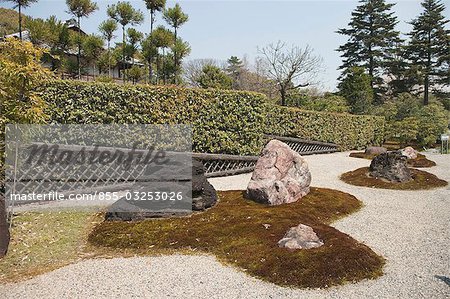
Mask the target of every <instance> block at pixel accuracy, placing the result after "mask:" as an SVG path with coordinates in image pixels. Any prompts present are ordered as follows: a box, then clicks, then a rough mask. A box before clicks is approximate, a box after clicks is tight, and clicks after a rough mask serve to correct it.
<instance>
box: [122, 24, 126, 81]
mask: <svg viewBox="0 0 450 299" xmlns="http://www.w3.org/2000/svg"><path fill="white" fill-rule="evenodd" d="M122 81H123V83H125V26H122Z"/></svg>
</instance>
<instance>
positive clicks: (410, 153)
mask: <svg viewBox="0 0 450 299" xmlns="http://www.w3.org/2000/svg"><path fill="white" fill-rule="evenodd" d="M401 153H402V155H403V156H405V157H406V158H408V159H417V153H418V152H417V151H416V150H415V149H413V148H412V147H410V146H407V147H405V148H404V149H402V150H401Z"/></svg>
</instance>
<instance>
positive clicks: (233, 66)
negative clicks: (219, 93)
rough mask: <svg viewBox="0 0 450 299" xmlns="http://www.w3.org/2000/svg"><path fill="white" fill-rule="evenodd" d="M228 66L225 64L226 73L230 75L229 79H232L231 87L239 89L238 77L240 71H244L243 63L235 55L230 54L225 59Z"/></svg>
mask: <svg viewBox="0 0 450 299" xmlns="http://www.w3.org/2000/svg"><path fill="white" fill-rule="evenodd" d="M227 63H228V66H227V69H226V71H227V73H228V75H229V76H230V77H231V79H233V89H239V87H240V86H239V85H240V84H239V77H240V75H241V73H242V72H243V71H244V64H243V63H242V61H241V60H240V59H239V58H238V57H236V56H231V57H230V58H229V59H228V60H227Z"/></svg>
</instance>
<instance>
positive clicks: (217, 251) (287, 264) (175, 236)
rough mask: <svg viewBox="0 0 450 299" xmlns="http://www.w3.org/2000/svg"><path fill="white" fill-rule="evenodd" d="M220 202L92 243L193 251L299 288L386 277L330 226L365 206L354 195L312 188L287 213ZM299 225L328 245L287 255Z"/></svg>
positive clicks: (372, 256) (98, 236) (105, 230)
mask: <svg viewBox="0 0 450 299" xmlns="http://www.w3.org/2000/svg"><path fill="white" fill-rule="evenodd" d="M219 199H220V201H219V203H218V204H217V205H216V206H215V207H214V208H212V209H209V210H208V211H206V212H204V213H196V214H193V215H191V216H190V217H184V218H173V219H162V220H161V219H159V220H146V221H142V222H103V223H101V224H99V225H98V226H97V227H96V228H95V229H94V230H93V232H92V233H91V234H90V237H89V241H90V242H91V243H92V244H94V245H97V246H106V247H112V248H116V249H120V250H121V249H127V250H132V251H135V252H136V253H140V254H146V253H147V254H148V253H152V254H155V253H158V252H161V253H165V252H167V251H168V250H169V251H171V250H180V251H183V250H186V249H187V250H193V251H194V252H204V253H209V254H214V255H215V256H216V257H217V258H218V259H219V260H221V261H222V262H225V263H227V264H231V265H235V266H238V267H239V268H241V269H243V270H245V271H246V273H249V274H251V275H253V276H256V277H258V278H261V279H263V280H266V281H269V282H272V283H275V284H278V285H285V286H292V287H313V288H316V287H328V286H332V285H339V284H342V283H345V282H348V281H351V282H353V281H359V280H362V279H367V278H376V277H378V276H380V275H381V274H382V267H383V265H384V259H383V258H382V257H380V256H378V255H377V254H376V253H374V252H373V251H372V250H371V249H370V248H369V247H367V246H366V245H364V244H361V243H359V242H358V241H356V240H354V239H352V238H351V237H350V236H348V235H346V234H344V233H342V232H340V231H338V230H336V229H334V228H333V227H331V226H329V225H327V224H329V223H330V222H332V221H333V220H336V219H338V218H340V217H344V216H346V215H348V214H350V213H352V212H355V211H357V210H358V209H359V208H360V207H361V202H360V201H358V200H357V199H356V198H355V197H354V196H352V195H349V194H347V193H343V192H340V191H336V190H331V189H323V188H312V189H311V192H310V193H309V194H308V195H307V196H306V197H304V198H303V199H301V200H300V201H298V202H296V203H292V204H288V205H281V206H266V205H261V204H258V203H255V202H252V201H250V200H246V199H245V198H244V192H242V191H226V192H219ZM299 223H303V224H306V225H309V226H311V227H312V228H313V229H314V231H315V232H316V233H317V235H318V236H319V238H321V239H322V240H323V241H324V243H325V244H324V245H323V246H322V247H319V248H315V249H310V250H288V249H286V248H279V247H278V245H277V242H278V241H279V240H280V239H281V238H282V237H283V236H284V234H285V233H286V231H287V230H288V229H289V228H290V227H293V226H297V225H298V224H299ZM266 224H269V225H270V227H269V228H267V229H266V227H267V225H266ZM265 225H266V227H265Z"/></svg>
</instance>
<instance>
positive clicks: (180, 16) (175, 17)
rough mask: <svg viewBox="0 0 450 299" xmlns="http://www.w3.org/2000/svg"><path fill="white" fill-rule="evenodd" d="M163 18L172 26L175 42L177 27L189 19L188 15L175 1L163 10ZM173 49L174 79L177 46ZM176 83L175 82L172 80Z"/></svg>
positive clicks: (176, 69)
mask: <svg viewBox="0 0 450 299" xmlns="http://www.w3.org/2000/svg"><path fill="white" fill-rule="evenodd" d="M164 19H165V20H166V22H167V23H168V24H169V25H170V26H171V27H173V31H174V32H173V35H174V38H175V43H176V41H177V39H178V35H177V33H178V32H177V30H178V28H180V27H181V26H182V25H183V24H185V23H186V22H187V21H188V20H189V16H188V15H187V14H185V13H184V12H183V11H182V10H181V6H180V5H179V4H178V3H177V4H175V6H174V7H173V8H169V9H167V10H165V11H164ZM173 50H175V52H174V53H173V57H174V62H173V63H174V67H175V77H174V78H175V80H176V78H177V75H178V70H179V61H178V59H177V58H178V55H177V53H176V50H177V47H174V48H173ZM174 83H177V82H174Z"/></svg>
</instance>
